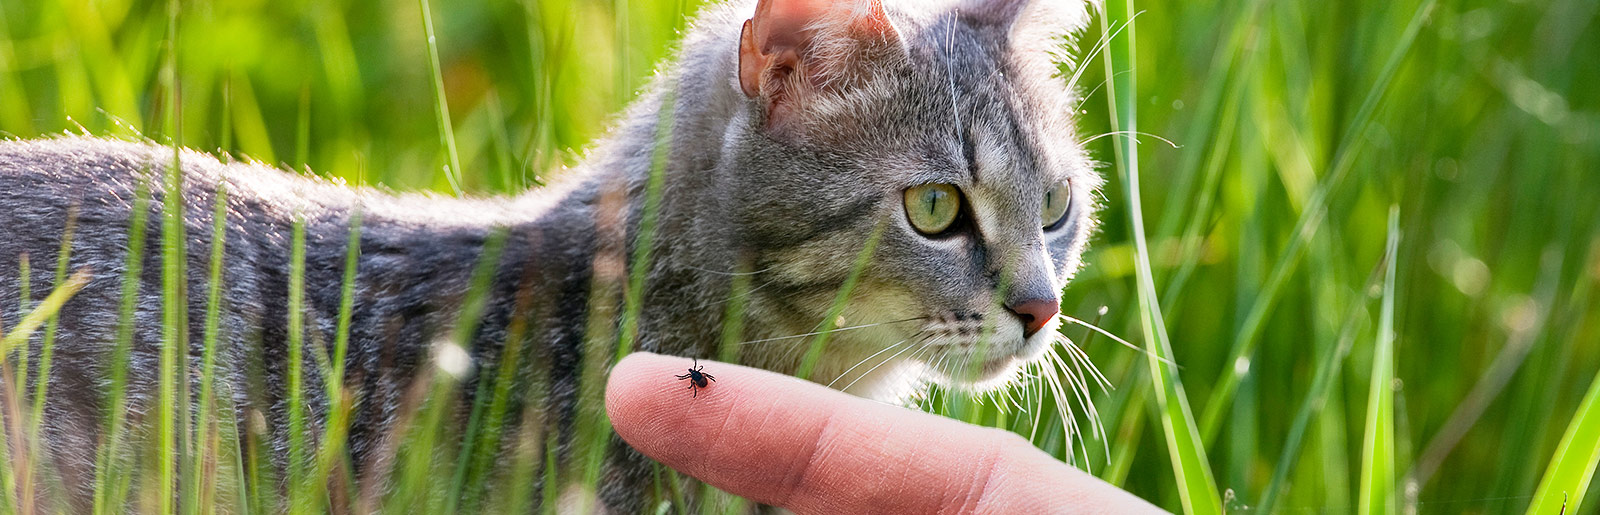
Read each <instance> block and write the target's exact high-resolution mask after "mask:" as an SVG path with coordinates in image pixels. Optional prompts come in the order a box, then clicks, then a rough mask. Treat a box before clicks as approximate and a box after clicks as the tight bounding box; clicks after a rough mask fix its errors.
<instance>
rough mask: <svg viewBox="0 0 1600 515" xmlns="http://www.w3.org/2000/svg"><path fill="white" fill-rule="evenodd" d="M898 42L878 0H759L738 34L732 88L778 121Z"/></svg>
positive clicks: (771, 123) (853, 76)
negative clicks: (736, 72) (735, 81)
mask: <svg viewBox="0 0 1600 515" xmlns="http://www.w3.org/2000/svg"><path fill="white" fill-rule="evenodd" d="M900 44H901V43H900V33H899V32H898V31H896V30H895V28H894V24H893V23H891V22H890V21H889V16H888V15H887V14H886V13H885V12H884V10H883V4H882V2H881V1H880V0H760V1H759V2H757V3H756V11H755V15H754V16H752V17H751V18H750V19H748V20H745V22H744V31H743V33H742V34H741V35H740V37H739V87H740V89H742V90H743V91H744V94H745V96H747V97H749V98H751V99H755V100H760V101H762V102H764V103H765V107H766V112H767V126H768V127H769V128H776V127H781V126H782V125H784V124H785V123H786V122H787V121H788V120H789V118H791V117H792V115H793V112H794V110H795V109H796V108H797V107H798V104H799V103H802V102H805V101H806V100H807V97H809V96H811V95H813V94H816V93H818V92H825V91H832V90H836V89H838V88H843V87H847V86H848V85H849V84H850V83H852V82H854V81H856V80H859V79H860V78H861V77H864V76H865V75H867V74H868V73H870V71H871V70H870V69H869V68H867V67H870V66H873V65H875V64H876V63H875V61H876V60H878V59H882V58H883V57H884V56H885V54H886V53H891V52H901V51H903V50H902V49H901V47H900Z"/></svg>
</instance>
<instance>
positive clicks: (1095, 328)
mask: <svg viewBox="0 0 1600 515" xmlns="http://www.w3.org/2000/svg"><path fill="white" fill-rule="evenodd" d="M1057 316H1059V317H1061V319H1062V320H1066V321H1068V322H1072V323H1074V324H1078V325H1081V326H1084V327H1087V328H1089V330H1091V331H1094V332H1097V333H1100V334H1103V335H1105V336H1106V337H1107V338H1110V339H1112V340H1116V342H1117V343H1120V344H1122V346H1124V347H1127V348H1130V349H1133V350H1136V351H1139V352H1142V353H1144V354H1145V355H1146V356H1150V357H1152V358H1155V359H1156V360H1157V361H1160V362H1162V363H1166V364H1168V365H1172V366H1175V367H1178V369H1179V370H1182V369H1183V365H1179V364H1177V363H1173V362H1172V360H1169V359H1167V358H1163V357H1161V356H1157V355H1155V354H1154V353H1152V352H1150V351H1148V350H1145V349H1144V348H1142V347H1139V346H1138V345H1134V344H1132V343H1128V340H1124V339H1122V337H1121V336H1117V335H1115V334H1111V331H1107V330H1105V329H1101V328H1100V326H1097V325H1094V324H1091V323H1088V322H1084V321H1082V320H1079V319H1077V318H1074V317H1072V316H1071V315H1057Z"/></svg>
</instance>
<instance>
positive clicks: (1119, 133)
mask: <svg viewBox="0 0 1600 515" xmlns="http://www.w3.org/2000/svg"><path fill="white" fill-rule="evenodd" d="M1106 136H1127V137H1128V138H1129V139H1132V140H1133V142H1134V143H1140V141H1139V138H1138V136H1149V137H1152V138H1155V139H1158V140H1161V142H1162V143H1166V144H1168V145H1171V146H1172V148H1183V147H1182V146H1180V145H1178V144H1177V143H1174V142H1173V141H1172V140H1170V139H1167V138H1163V137H1161V136H1158V135H1155V134H1151V133H1148V132H1143V131H1111V132H1102V133H1100V134H1097V135H1095V136H1094V137H1091V138H1088V139H1085V140H1083V143H1082V144H1084V145H1087V144H1089V142H1091V141H1094V140H1097V139H1100V138H1104V137H1106Z"/></svg>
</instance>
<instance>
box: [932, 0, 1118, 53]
mask: <svg viewBox="0 0 1600 515" xmlns="http://www.w3.org/2000/svg"><path fill="white" fill-rule="evenodd" d="M961 11H962V12H964V13H967V14H969V15H973V16H976V17H978V18H981V19H984V20H986V21H988V22H989V23H992V24H995V25H998V26H1001V27H1005V28H1006V29H1007V33H1008V39H1009V40H1010V41H1009V43H1010V45H1009V46H1010V47H1011V48H1012V49H1013V50H1014V51H1018V52H1022V53H1036V54H1044V55H1050V56H1053V57H1056V58H1066V57H1068V56H1067V55H1066V51H1067V50H1066V46H1068V45H1069V44H1070V43H1071V42H1072V37H1073V36H1075V35H1077V34H1078V33H1079V32H1082V31H1083V29H1084V27H1086V26H1088V24H1089V11H1088V3H1087V2H1084V1H1082V0H966V1H965V2H963V4H962V7H961Z"/></svg>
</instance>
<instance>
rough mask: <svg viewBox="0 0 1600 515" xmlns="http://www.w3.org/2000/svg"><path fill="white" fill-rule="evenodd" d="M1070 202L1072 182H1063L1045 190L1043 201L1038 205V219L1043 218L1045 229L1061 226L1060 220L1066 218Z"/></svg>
mask: <svg viewBox="0 0 1600 515" xmlns="http://www.w3.org/2000/svg"><path fill="white" fill-rule="evenodd" d="M1071 204H1072V183H1070V182H1063V183H1061V184H1058V185H1056V186H1055V187H1053V188H1050V189H1048V190H1045V192H1044V202H1042V203H1041V205H1040V206H1039V214H1040V215H1041V216H1040V217H1039V219H1041V220H1044V228H1045V230H1047V231H1048V230H1050V229H1054V228H1056V227H1059V226H1061V222H1062V221H1063V220H1066V219H1067V207H1068V206H1070V205H1071Z"/></svg>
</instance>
